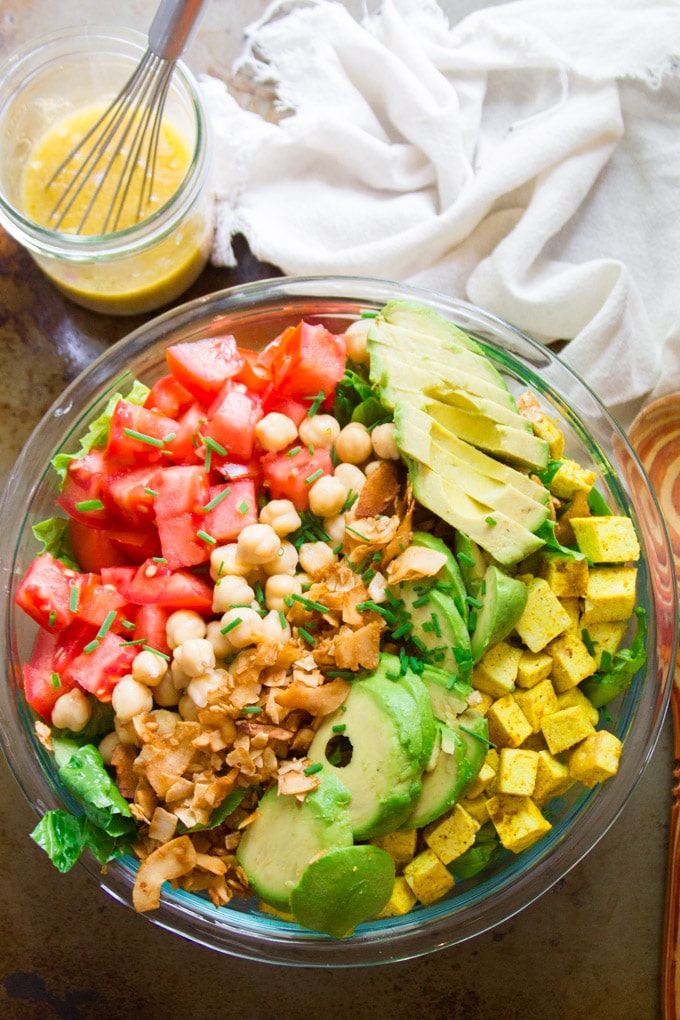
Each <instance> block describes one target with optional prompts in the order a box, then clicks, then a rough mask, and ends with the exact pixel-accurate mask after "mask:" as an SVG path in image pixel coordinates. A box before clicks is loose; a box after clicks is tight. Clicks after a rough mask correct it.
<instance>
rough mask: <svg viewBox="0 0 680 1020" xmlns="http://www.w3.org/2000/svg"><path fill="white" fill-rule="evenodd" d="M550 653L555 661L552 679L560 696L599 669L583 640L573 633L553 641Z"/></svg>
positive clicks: (549, 646)
mask: <svg viewBox="0 0 680 1020" xmlns="http://www.w3.org/2000/svg"><path fill="white" fill-rule="evenodd" d="M548 651H549V652H550V654H551V656H552V660H553V665H552V673H551V679H552V682H553V686H554V688H555V690H556V691H557V693H558V694H560V693H561V692H562V691H567V690H569V688H570V687H576V685H577V684H580V683H581V681H582V680H585V678H586V677H587V676H592V675H593V673H594V672H595V670H596V668H597V663H596V662H595V659H594V658H593V656H592V655H591V654H590V652H589V651H588V649H587V647H586V645H585V643H584V642H583V640H582V638H581V637H580V636H579V635H578V634H574V633H573V632H571V631H570V632H569V633H568V634H562V636H561V637H558V638H556V639H555V640H554V641H551V642H550V644H549V645H548Z"/></svg>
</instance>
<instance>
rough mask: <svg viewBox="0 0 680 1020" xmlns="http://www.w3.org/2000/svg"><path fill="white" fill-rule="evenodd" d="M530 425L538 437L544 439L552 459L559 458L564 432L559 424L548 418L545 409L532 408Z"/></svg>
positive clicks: (562, 448)
mask: <svg viewBox="0 0 680 1020" xmlns="http://www.w3.org/2000/svg"><path fill="white" fill-rule="evenodd" d="M531 427H532V428H533V430H534V433H535V435H537V436H538V438H539V439H544V440H545V441H546V443H547V444H548V449H549V450H550V457H551V459H552V460H559V459H560V457H561V456H562V454H563V453H564V433H563V432H562V429H561V428H560V427H559V425H557V424H556V422H554V421H553V420H552V418H549V417H548V415H547V414H546V413H545V411H538V409H537V408H532V411H531Z"/></svg>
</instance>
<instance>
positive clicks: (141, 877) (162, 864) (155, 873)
mask: <svg viewBox="0 0 680 1020" xmlns="http://www.w3.org/2000/svg"><path fill="white" fill-rule="evenodd" d="M195 867H196V851H195V850H194V845H193V843H192V842H191V840H190V838H189V837H188V836H177V837H176V838H175V839H171V840H170V842H169V843H164V844H163V845H162V846H159V847H158V848H157V849H156V850H154V851H153V852H152V853H150V854H149V856H148V857H146V858H145V859H144V860H143V861H142V863H141V864H140V865H139V869H138V871H137V877H136V879H135V884H134V888H133V890H132V902H133V904H134V908H135V910H137V911H140V912H144V911H146V910H155V909H156V908H157V907H158V905H159V903H160V899H161V886H162V885H163V883H164V882H171V881H173V880H174V879H177V878H181V877H182V875H188V874H189V872H190V871H192V869H193V868H195Z"/></svg>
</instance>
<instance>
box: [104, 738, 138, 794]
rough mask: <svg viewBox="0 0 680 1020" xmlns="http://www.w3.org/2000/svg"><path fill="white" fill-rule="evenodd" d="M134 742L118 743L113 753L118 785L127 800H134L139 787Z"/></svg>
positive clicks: (112, 758) (112, 763)
mask: <svg viewBox="0 0 680 1020" xmlns="http://www.w3.org/2000/svg"><path fill="white" fill-rule="evenodd" d="M137 750H138V749H137V748H136V747H135V746H134V744H122V743H121V744H116V746H115V747H114V749H113V753H112V755H111V765H112V766H113V768H114V769H115V770H116V786H117V787H118V789H119V790H120V792H121V794H122V795H123V797H125V799H126V800H132V798H133V797H134V795H135V790H136V788H137V776H136V775H135V769H134V763H135V758H136V756H137Z"/></svg>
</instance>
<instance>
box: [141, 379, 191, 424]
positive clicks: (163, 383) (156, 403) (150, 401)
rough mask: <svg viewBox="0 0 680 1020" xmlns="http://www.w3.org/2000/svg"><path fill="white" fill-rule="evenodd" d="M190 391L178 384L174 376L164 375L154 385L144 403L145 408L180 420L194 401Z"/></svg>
mask: <svg viewBox="0 0 680 1020" xmlns="http://www.w3.org/2000/svg"><path fill="white" fill-rule="evenodd" d="M193 399H194V398H193V396H192V394H191V393H189V390H187V389H185V388H184V386H182V384H181V383H179V382H177V380H176V379H175V377H174V375H164V376H162V378H160V379H159V380H158V381H157V382H155V383H154V384H153V386H152V387H151V389H150V390H149V394H148V396H147V398H146V400H145V401H144V407H148V408H149V409H150V410H152V411H160V413H161V414H164V415H166V416H167V417H168V418H179V416H180V415H181V414H183V413H184V412H185V411H186V409H187V408H188V407H189V405H190V404H191V402H192V401H193Z"/></svg>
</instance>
